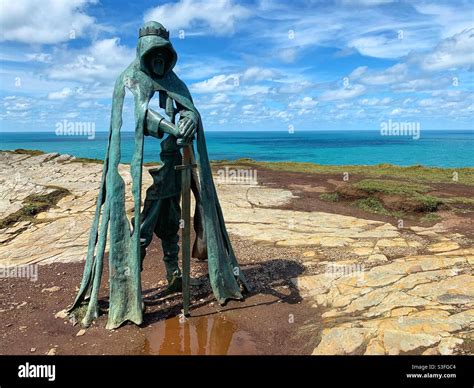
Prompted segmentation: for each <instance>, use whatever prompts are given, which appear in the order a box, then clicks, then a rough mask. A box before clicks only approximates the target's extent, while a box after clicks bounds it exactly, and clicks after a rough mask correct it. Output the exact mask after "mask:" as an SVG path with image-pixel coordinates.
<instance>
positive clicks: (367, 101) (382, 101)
mask: <svg viewBox="0 0 474 388" xmlns="http://www.w3.org/2000/svg"><path fill="white" fill-rule="evenodd" d="M391 102H392V99H391V98H390V97H384V98H376V97H374V98H363V99H362V100H360V101H359V104H360V105H366V106H383V105H388V104H390V103H391Z"/></svg>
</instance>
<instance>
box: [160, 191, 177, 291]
mask: <svg viewBox="0 0 474 388" xmlns="http://www.w3.org/2000/svg"><path fill="white" fill-rule="evenodd" d="M161 201H163V203H162V212H161V214H160V218H159V220H158V222H157V225H156V229H155V233H156V234H157V236H158V237H159V238H160V239H161V245H162V247H163V261H164V263H165V267H166V279H167V280H168V284H169V287H168V288H169V290H170V291H181V270H180V269H179V264H178V253H179V245H178V241H179V234H178V232H179V220H180V217H181V209H180V206H179V196H174V197H169V198H165V199H162V200H161ZM171 288H173V289H171Z"/></svg>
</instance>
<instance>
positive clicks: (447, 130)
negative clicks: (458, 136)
mask: <svg viewBox="0 0 474 388" xmlns="http://www.w3.org/2000/svg"><path fill="white" fill-rule="evenodd" d="M108 132H109V130H95V133H108ZM121 132H127V133H133V132H134V131H133V130H122V131H121ZM205 132H207V133H208V132H214V133H243V132H246V133H255V132H278V133H289V134H291V133H290V132H289V131H288V130H283V129H252V130H248V129H244V130H237V129H232V130H218V129H217V130H212V129H209V130H205ZM294 132H339V133H340V132H380V129H295V130H294ZM421 132H474V128H472V129H466V128H450V129H423V130H421ZM1 133H8V134H11V133H14V134H20V133H55V130H50V131H10V130H8V131H4V130H1V129H0V134H1Z"/></svg>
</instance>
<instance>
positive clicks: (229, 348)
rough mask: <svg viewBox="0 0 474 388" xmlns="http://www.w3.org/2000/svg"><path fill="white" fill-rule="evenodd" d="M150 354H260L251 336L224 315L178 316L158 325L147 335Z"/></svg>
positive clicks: (147, 349) (146, 345)
mask: <svg viewBox="0 0 474 388" xmlns="http://www.w3.org/2000/svg"><path fill="white" fill-rule="evenodd" d="M144 352H145V353H146V354H154V355H156V354H163V355H165V354H166V355H171V354H187V355H226V354H229V355H230V354H256V352H257V349H256V346H255V343H254V342H253V340H252V338H251V336H250V334H249V333H247V332H245V331H242V330H238V328H237V326H236V324H235V323H233V322H231V321H229V320H226V319H225V317H224V316H221V315H219V316H203V317H191V318H189V319H187V320H185V321H184V322H182V323H181V322H180V320H179V318H178V317H174V318H170V319H167V320H165V321H161V322H158V323H157V324H156V325H155V326H154V327H153V328H152V330H151V332H150V333H148V334H147V336H146V340H145V347H144Z"/></svg>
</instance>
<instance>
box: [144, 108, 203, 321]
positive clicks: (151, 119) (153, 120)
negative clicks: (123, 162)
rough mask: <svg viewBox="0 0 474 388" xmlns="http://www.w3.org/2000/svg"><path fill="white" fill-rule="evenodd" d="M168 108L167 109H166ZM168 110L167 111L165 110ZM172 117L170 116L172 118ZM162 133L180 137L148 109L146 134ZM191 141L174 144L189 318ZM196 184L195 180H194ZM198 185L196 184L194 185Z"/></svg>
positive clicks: (185, 307) (193, 164) (171, 124)
mask: <svg viewBox="0 0 474 388" xmlns="http://www.w3.org/2000/svg"><path fill="white" fill-rule="evenodd" d="M167 108H169V107H167ZM170 109H171V108H170ZM167 110H168V109H167ZM173 116H174V115H172V117H173ZM163 132H166V133H169V134H171V135H174V136H176V137H179V136H180V132H179V129H178V128H177V127H176V125H175V123H174V117H173V118H172V120H171V122H168V121H167V120H165V119H164V118H163V117H162V116H161V115H160V114H158V113H157V112H155V111H153V110H152V109H148V112H147V133H148V134H149V135H152V136H154V137H158V138H161V137H162V136H163V135H162V134H163ZM192 142H193V139H192V138H191V139H186V140H185V139H183V138H178V139H177V141H176V144H177V145H178V146H179V147H181V148H182V149H183V156H182V164H181V165H177V166H175V167H174V168H175V170H176V171H179V172H181V219H182V222H184V225H183V228H182V237H181V258H182V264H181V266H182V269H183V274H182V277H183V288H182V294H183V314H184V316H189V315H190V314H189V304H190V281H191V174H195V170H194V169H195V168H196V167H197V164H196V159H195V156H194V152H193V146H192V144H193V143H192ZM196 182H197V179H196ZM196 184H198V183H196ZM197 189H198V190H199V188H197Z"/></svg>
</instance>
